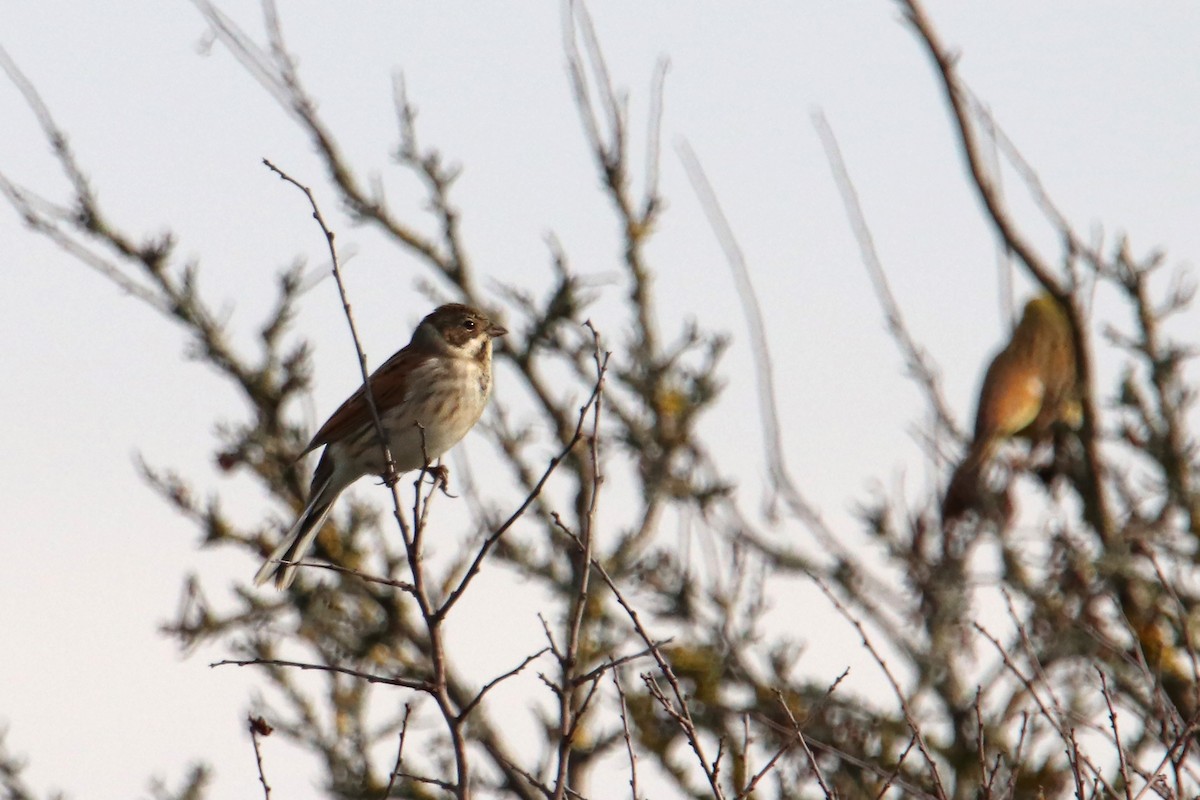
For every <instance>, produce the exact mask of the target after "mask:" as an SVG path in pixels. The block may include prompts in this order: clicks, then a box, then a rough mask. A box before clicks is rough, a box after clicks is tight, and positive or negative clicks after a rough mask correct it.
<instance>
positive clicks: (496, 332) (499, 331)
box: [487, 322, 508, 339]
mask: <svg viewBox="0 0 1200 800" xmlns="http://www.w3.org/2000/svg"><path fill="white" fill-rule="evenodd" d="M506 333H508V328H506V327H504V326H503V325H497V324H496V323H494V322H493V323H492V324H491V325H489V326H488V329H487V335H488V336H490V337H492V338H493V339H495V338H496V337H497V336H503V335H504V334H506Z"/></svg>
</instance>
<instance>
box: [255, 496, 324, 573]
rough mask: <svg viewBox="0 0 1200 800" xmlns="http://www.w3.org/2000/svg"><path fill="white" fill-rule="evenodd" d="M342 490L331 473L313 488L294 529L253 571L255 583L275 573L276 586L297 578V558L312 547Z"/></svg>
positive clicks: (293, 526)
mask: <svg viewBox="0 0 1200 800" xmlns="http://www.w3.org/2000/svg"><path fill="white" fill-rule="evenodd" d="M341 493H342V490H341V489H340V488H339V489H335V488H333V479H332V476H330V477H329V478H327V479H326V480H325V482H324V483H323V484H321V486H320V487H319V488H317V489H316V490H315V491H313V492H312V499H311V500H309V502H308V506H307V507H306V508H305V509H304V511H303V513H301V514H300V518H299V519H297V520H296V524H294V525H292V528H291V530H289V531H288V532H287V534H286V535H285V536H284V537H283V541H281V542H280V543H279V546H278V547H276V548H275V550H274V551H272V553H271V555H269V556H267V560H266V561H264V562H263V565H262V566H261V567H259V568H258V572H256V573H255V574H254V584H255V585H256V586H261V585H262V584H264V583H266V582H267V579H268V578H270V577H271V576H272V575H274V576H275V586H276V587H278V588H280V589H286V588H287V587H289V586H291V585H292V581H294V580H295V579H296V562H298V561H299V560H300V559H302V558H304V554H305V553H307V552H308V549H309V548H310V547H312V543H313V539H315V538H316V537H317V534H318V533H319V532H320V530H321V526H322V525H324V524H325V520H326V518H328V517H329V512H330V511H331V510H332V509H333V503H334V501H335V500H337V498H338V495H339V494H341Z"/></svg>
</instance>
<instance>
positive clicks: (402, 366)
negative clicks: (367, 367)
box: [254, 303, 508, 589]
mask: <svg viewBox="0 0 1200 800" xmlns="http://www.w3.org/2000/svg"><path fill="white" fill-rule="evenodd" d="M506 333H508V331H506V330H505V329H504V328H502V327H501V326H499V325H497V324H495V323H494V322H491V321H490V320H489V319H488V318H487V317H486V316H484V315H483V314H482V313H480V312H479V311H476V310H475V309H473V308H470V307H469V306H464V305H459V304H457V303H451V304H449V305H444V306H441V307H440V308H437V309H435V310H434V311H433V312H432V313H431V314H430V315H429V316H427V317H425V319H423V320H421V324H420V325H418V326H417V329H416V331H414V332H413V336H412V341H410V342H409V343H408V344H407V345H405V346H404V347H403V348H402V349H400V350H399V351H397V352H396V354H395V355H393V356H392V357H391V358H389V359H388V360H387V361H385V362H384V363H383V364H382V366H380V367H379V369H377V370H375V372H374V373H372V374H371V377H370V378H369V382H370V386H371V397H372V398H373V399H374V401H375V407H376V409H377V410H378V412H379V418H380V421H381V422H382V423H383V427H384V429H385V430H386V431H387V436H388V448H389V450H391V454H392V459H393V460H394V461H395V462H396V472H397V473H404V472H409V471H411V470H414V469H420V468H421V467H422V466H424V465H425V457H426V455H428V458H429V460H430V461H432V460H434V459H436V458H438V457H439V456H441V455H442V454H443V453H445V452H446V451H447V450H449V449H450V448H451V447H453V446H454V445H455V444H457V443H458V441H459V440H460V439H462V438H463V436H465V435H466V434H467V431H469V430H470V429H471V427H472V426H473V425H474V424H475V423H476V422H478V421H479V417H480V416H481V415H482V414H483V409H484V407H486V406H487V402H488V398H489V397H490V396H491V392H492V339H494V338H496V337H497V336H503V335H504V334H506ZM422 445H423V447H422ZM322 446H324V448H325V450H324V452H323V453H321V459H320V461H318V462H317V468H316V471H315V472H314V473H313V479H312V485H311V486H310V487H309V490H308V498H309V499H308V505H307V506H306V507H305V509H304V511H303V512H301V514H300V517H299V519H297V520H296V523H295V524H294V525H292V527H291V530H289V531H288V532H287V534H286V535H285V536H284V537H283V541H281V542H280V543H279V546H278V547H277V548H275V551H274V552H272V553H271V555H270V556H269V557H268V558H267V560H266V562H264V563H263V565H262V567H261V568H260V569H259V570H258V573H257V574H256V575H255V576H254V582H255V584H262V583H264V582H266V580H267V579H268V578H270V577H271V576H272V575H274V576H275V585H276V586H278V587H279V588H280V589H286V588H287V587H288V586H290V585H291V583H292V581H293V580H294V579H295V577H296V566H295V562H297V561H299V560H300V559H301V558H303V557H304V554H305V553H306V552H308V549H309V547H311V546H312V542H313V539H314V538H315V537H316V535H317V532H318V531H320V530H321V526H322V525H323V524H324V523H325V519H326V518H327V517H328V516H329V512H330V510H331V509H332V508H333V504H334V501H336V500H337V498H338V495H340V494H341V493H342V492H343V491H344V490H345V489H346V487H348V486H349V485H350V484H352V483H354V482H355V481H357V480H358V479H359V478H361V477H363V476H365V475H381V474H383V473H384V472H385V471H386V464H385V463H384V458H383V451H382V448H380V446H379V438H378V436H377V435H376V429H375V423H374V420H373V419H372V417H371V409H370V406H369V405H368V404H367V399H366V395H365V394H364V393H363V388H362V387H361V386H360V387H359V388H358V391H356V392H355V393H354V394H352V395H350V397H349V398H348V399H347V400H346V402H344V403H342V405H341V407H340V408H338V410H337V411H335V412H333V416H331V417H330V418H329V419H328V420H326V422H325V424H324V425H322V426H321V429H320V430H318V431H317V433H316V435H314V436H313V438H312V441H311V442H309V444H308V447H306V448H305V449H304V453H301V456H304V455H305V454H307V453H310V452H312V451H313V450H316V449H317V448H318V447H322Z"/></svg>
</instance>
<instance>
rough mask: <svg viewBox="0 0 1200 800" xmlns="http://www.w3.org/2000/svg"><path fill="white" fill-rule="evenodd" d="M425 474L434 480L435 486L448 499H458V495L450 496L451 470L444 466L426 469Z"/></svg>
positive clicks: (437, 465) (439, 465)
mask: <svg viewBox="0 0 1200 800" xmlns="http://www.w3.org/2000/svg"><path fill="white" fill-rule="evenodd" d="M425 474H426V475H428V476H429V477H430V478H432V479H433V484H434V486H436V487H437V488H439V489H441V490H442V494H444V495H446V497H454V498H457V497H458V495H455V494H450V470H449V469H448V468H447V467H446V466H445V465H444V464H435V465H433V466H430V467H426V468H425Z"/></svg>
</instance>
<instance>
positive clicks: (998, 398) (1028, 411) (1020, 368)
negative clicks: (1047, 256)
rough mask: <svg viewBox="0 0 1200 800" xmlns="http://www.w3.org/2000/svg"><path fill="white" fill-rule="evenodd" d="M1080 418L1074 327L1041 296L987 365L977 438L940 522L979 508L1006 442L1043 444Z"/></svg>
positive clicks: (953, 483)
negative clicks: (1061, 425) (989, 471)
mask: <svg viewBox="0 0 1200 800" xmlns="http://www.w3.org/2000/svg"><path fill="white" fill-rule="evenodd" d="M1078 415H1079V399H1078V396H1077V387H1076V377H1075V340H1074V337H1073V336H1072V332H1071V322H1070V319H1069V318H1068V317H1067V314H1066V311H1065V310H1064V309H1063V307H1062V306H1061V304H1060V303H1059V302H1058V301H1057V300H1055V299H1054V297H1053V296H1051V295H1050V294H1048V293H1043V294H1040V295H1038V296H1037V297H1035V298H1033V299H1032V300H1030V301H1029V302H1028V303H1026V304H1025V311H1024V313H1023V314H1022V315H1021V321H1020V323H1018V324H1017V327H1016V330H1014V331H1013V334H1012V339H1011V340H1010V341H1009V343H1008V345H1007V346H1006V347H1005V348H1004V349H1003V350H1001V351H1000V352H999V353H997V354H996V357H995V358H993V359H992V363H991V365H990V366H988V369H987V374H985V375H984V378H983V387H982V388H981V389H980V391H979V405H978V407H977V409H976V411H975V436H974V438H973V439H972V441H971V446H970V447H969V448H968V450H967V455H966V457H965V458H964V459H963V461H962V463H961V464H959V466H958V469H956V470H955V471H954V475H953V476H952V477H951V478H950V484H949V486H948V487H947V489H946V497H945V500H943V502H942V520H943V521H944V522H947V523H948V522H951V521H952V520H954V519H957V518H958V517H961V516H962V515H963V514H964V513H966V512H967V511H968V510H970V509H972V508H978V506H979V502H980V496H981V488H982V487H981V480H982V476H983V470H984V468H985V467H986V466H987V465H988V463H989V462H990V461H991V460H992V457H993V456H994V455H995V454H996V450H997V448H998V447H999V446H1000V444H1001V443H1002V442H1004V441H1006V440H1008V439H1011V438H1013V437H1015V436H1022V437H1026V438H1029V439H1031V440H1033V441H1034V442H1035V443H1036V442H1039V441H1041V440H1043V439H1045V438H1046V436H1047V435H1049V434H1050V432H1051V429H1052V427H1053V426H1054V424H1055V423H1056V422H1060V421H1061V422H1065V423H1067V424H1069V425H1072V426H1075V425H1077V424H1078Z"/></svg>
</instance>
